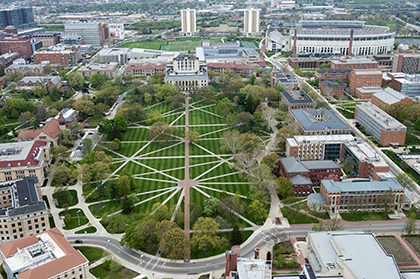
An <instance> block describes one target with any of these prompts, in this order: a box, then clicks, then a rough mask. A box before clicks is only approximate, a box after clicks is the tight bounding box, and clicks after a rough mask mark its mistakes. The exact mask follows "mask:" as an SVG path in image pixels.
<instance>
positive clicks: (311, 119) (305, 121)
mask: <svg viewBox="0 0 420 279" xmlns="http://www.w3.org/2000/svg"><path fill="white" fill-rule="evenodd" d="M290 112H291V113H292V115H293V116H294V117H295V118H296V119H297V120H298V121H299V122H300V124H301V126H302V127H303V129H305V130H306V131H320V130H329V129H343V130H347V129H350V128H349V127H348V126H347V124H345V123H344V122H343V121H342V120H341V119H340V118H338V116H337V115H336V114H335V113H334V112H333V111H332V110H328V109H297V110H292V111H290ZM320 117H321V118H322V121H318V120H317V118H320Z"/></svg>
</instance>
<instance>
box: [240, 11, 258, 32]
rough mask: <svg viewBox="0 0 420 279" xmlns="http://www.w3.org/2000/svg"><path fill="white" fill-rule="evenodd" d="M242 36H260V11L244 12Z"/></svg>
mask: <svg viewBox="0 0 420 279" xmlns="http://www.w3.org/2000/svg"><path fill="white" fill-rule="evenodd" d="M243 33H244V35H246V36H248V37H249V36H257V35H259V34H260V10H257V9H247V10H244V31H243Z"/></svg>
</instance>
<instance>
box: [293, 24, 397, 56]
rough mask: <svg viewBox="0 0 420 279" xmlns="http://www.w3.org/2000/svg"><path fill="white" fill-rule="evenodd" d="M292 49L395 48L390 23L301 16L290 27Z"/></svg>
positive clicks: (353, 51) (359, 51) (363, 51)
mask: <svg viewBox="0 0 420 279" xmlns="http://www.w3.org/2000/svg"><path fill="white" fill-rule="evenodd" d="M290 38H291V44H292V49H293V48H294V47H295V45H296V54H298V53H331V54H333V53H334V54H343V55H368V54H378V53H387V52H388V51H392V50H393V49H394V41H395V33H393V32H390V30H389V27H384V26H376V25H365V22H364V21H356V20H339V21H337V20H302V21H301V22H300V23H299V24H297V25H296V28H294V29H291V30H290Z"/></svg>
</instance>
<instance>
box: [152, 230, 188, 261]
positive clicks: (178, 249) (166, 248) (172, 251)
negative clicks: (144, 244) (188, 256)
mask: <svg viewBox="0 0 420 279" xmlns="http://www.w3.org/2000/svg"><path fill="white" fill-rule="evenodd" d="M185 240H186V235H185V233H184V231H183V230H182V229H180V228H179V227H174V228H172V229H170V230H168V231H166V232H164V233H163V235H162V240H161V241H160V243H159V245H160V246H161V247H162V252H163V253H164V254H165V255H166V256H167V257H168V258H169V259H173V260H181V259H183V258H184V245H185Z"/></svg>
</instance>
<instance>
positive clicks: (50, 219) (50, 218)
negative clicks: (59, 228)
mask: <svg viewBox="0 0 420 279" xmlns="http://www.w3.org/2000/svg"><path fill="white" fill-rule="evenodd" d="M48 221H49V222H50V229H52V228H55V222H54V218H53V217H52V216H50V217H48Z"/></svg>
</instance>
